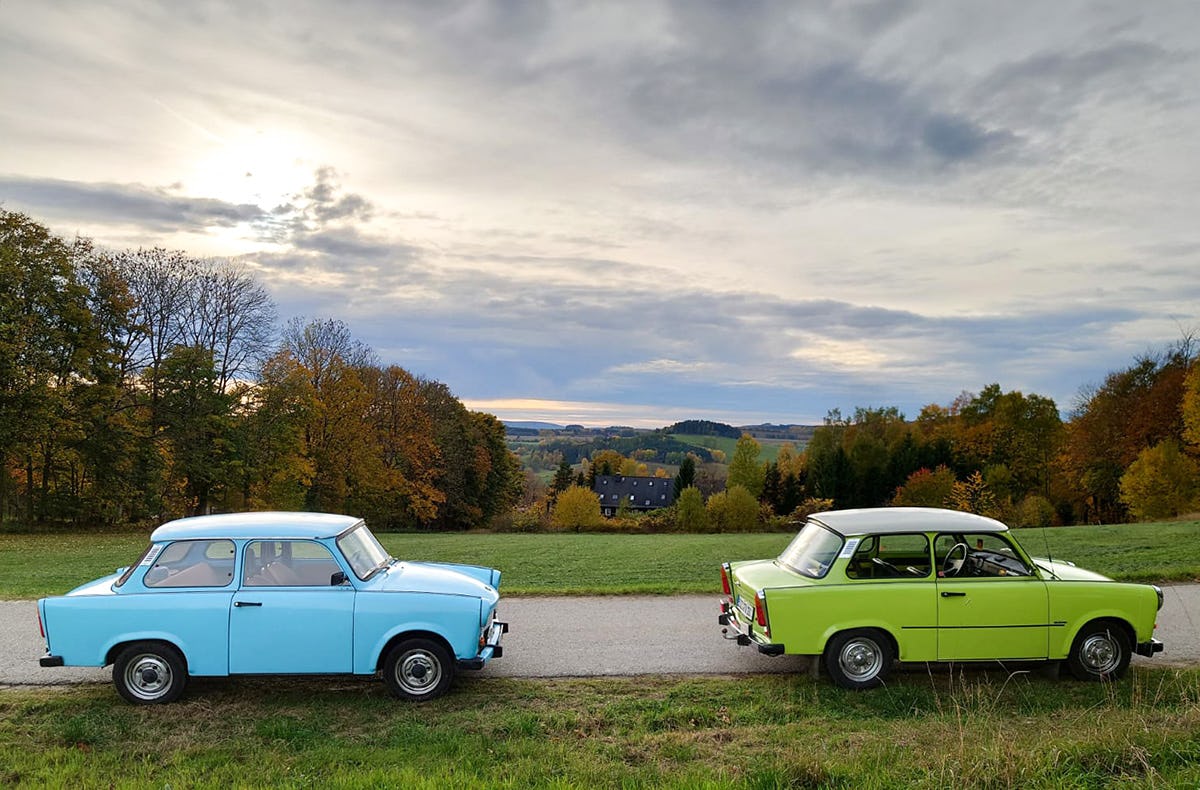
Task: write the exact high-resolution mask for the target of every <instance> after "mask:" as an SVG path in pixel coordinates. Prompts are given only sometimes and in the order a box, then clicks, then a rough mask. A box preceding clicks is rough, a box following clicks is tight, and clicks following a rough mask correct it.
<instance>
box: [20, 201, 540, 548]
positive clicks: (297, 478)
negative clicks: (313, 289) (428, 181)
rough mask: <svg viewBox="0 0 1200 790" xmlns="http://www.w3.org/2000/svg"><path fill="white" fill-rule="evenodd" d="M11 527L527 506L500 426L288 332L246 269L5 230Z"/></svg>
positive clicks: (375, 518)
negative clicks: (272, 512)
mask: <svg viewBox="0 0 1200 790" xmlns="http://www.w3.org/2000/svg"><path fill="white" fill-rule="evenodd" d="M0 463H2V467H0V470H2V473H0V521H6V522H19V523H24V524H50V525H53V524H71V525H79V526H82V525H96V524H123V523H130V522H133V523H141V522H158V521H161V520H163V519H165V518H168V517H172V516H179V515H186V514H195V513H206V512H210V511H213V510H223V511H227V510H243V509H271V508H277V509H303V510H318V511H332V512H341V513H350V514H355V515H361V516H364V517H367V518H369V519H371V520H372V522H373V523H374V524H376V525H378V526H379V527H380V528H384V529H401V528H404V529H411V528H432V529H467V528H472V527H478V526H482V525H485V524H487V523H488V522H489V521H490V520H491V519H492V518H493V517H494V516H496V515H497V514H499V513H503V512H506V511H507V510H508V509H509V508H510V507H511V506H512V504H513V503H514V502H515V501H517V499H518V498H519V496H520V490H521V484H522V479H521V473H520V469H519V464H518V462H517V461H516V459H515V457H514V456H513V455H512V454H511V453H510V452H509V451H508V449H507V447H506V445H505V436H504V427H503V425H502V424H501V423H500V422H499V421H498V420H497V419H496V418H495V417H493V416H492V415H489V414H482V413H478V412H472V411H470V410H468V409H467V408H466V407H464V406H463V404H462V403H461V402H460V401H459V400H458V399H457V398H455V397H454V395H453V394H452V393H451V392H450V390H449V388H447V387H446V385H444V384H442V383H440V382H437V381H431V380H428V379H424V378H421V377H419V376H415V375H413V374H412V373H410V372H408V371H407V370H405V369H403V368H401V367H399V366H396V365H388V366H384V365H381V364H380V362H379V361H378V360H377V358H376V357H375V354H374V353H373V351H372V350H371V349H370V348H369V347H368V346H366V345H365V344H363V343H361V342H359V341H357V340H356V339H355V338H354V337H353V336H352V334H351V332H350V331H349V329H348V327H347V326H346V325H345V324H344V323H342V322H341V321H338V320H333V319H321V320H304V319H301V318H293V319H291V320H290V321H288V322H286V323H285V324H284V325H283V326H282V327H280V325H279V323H278V321H277V317H276V311H275V306H274V304H273V302H272V300H271V299H270V297H269V295H268V293H267V291H266V289H265V288H264V287H263V286H262V284H261V283H259V282H257V281H256V280H255V279H254V278H253V277H252V276H251V275H250V274H249V273H248V272H247V271H246V270H245V269H244V268H242V267H240V266H238V265H236V264H235V263H232V262H229V261H223V260H201V259H195V258H192V257H189V256H188V255H186V254H185V253H182V252H173V251H168V250H164V249H148V250H146V249H139V250H129V251H120V252H110V251H104V250H100V249H97V248H96V247H95V245H93V244H92V243H91V242H90V241H89V240H88V239H84V238H77V239H74V240H65V239H62V238H59V237H57V236H55V235H54V234H52V233H51V232H50V231H49V230H48V229H47V228H46V227H45V226H44V225H42V224H40V223H38V222H36V221H34V220H32V219H31V218H29V217H28V216H25V215H23V214H20V213H16V212H9V211H4V210H0Z"/></svg>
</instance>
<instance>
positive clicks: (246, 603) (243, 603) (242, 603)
mask: <svg viewBox="0 0 1200 790" xmlns="http://www.w3.org/2000/svg"><path fill="white" fill-rule="evenodd" d="M942 594H943V595H945V593H942ZM233 605H234V606H262V601H234V602H233Z"/></svg>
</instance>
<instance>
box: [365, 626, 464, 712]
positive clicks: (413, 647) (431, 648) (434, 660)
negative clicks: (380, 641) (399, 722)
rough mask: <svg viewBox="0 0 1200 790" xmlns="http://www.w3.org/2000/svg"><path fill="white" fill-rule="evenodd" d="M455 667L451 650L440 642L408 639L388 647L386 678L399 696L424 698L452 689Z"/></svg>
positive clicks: (439, 694) (421, 699) (384, 675)
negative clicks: (449, 651)
mask: <svg viewBox="0 0 1200 790" xmlns="http://www.w3.org/2000/svg"><path fill="white" fill-rule="evenodd" d="M454 668H455V664H454V661H453V660H452V659H451V657H450V654H449V653H448V652H447V651H446V648H445V647H443V646H442V645H441V644H440V643H439V642H435V641H434V640H432V639H423V638H413V639H405V640H404V641H403V642H400V643H399V644H397V645H396V646H395V647H393V648H392V649H391V650H390V651H388V654H387V658H386V659H385V660H384V662H383V679H384V680H386V681H387V684H388V687H389V688H391V690H392V693H393V694H395V695H396V696H397V697H400V698H401V699H407V700H413V701H414V702H421V701H423V700H427V699H434V698H435V697H440V696H442V695H443V694H445V693H446V692H447V691H449V690H450V683H451V682H453V680H454Z"/></svg>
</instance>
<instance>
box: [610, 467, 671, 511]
mask: <svg viewBox="0 0 1200 790" xmlns="http://www.w3.org/2000/svg"><path fill="white" fill-rule="evenodd" d="M592 490H593V491H595V492H596V494H597V495H598V496H599V497H600V513H601V515H604V516H615V515H617V511H618V510H619V509H620V508H621V506H622V503H624V507H625V509H626V510H630V511H646V510H657V509H658V508H660V507H669V506H670V505H671V504H672V503H674V502H675V481H674V480H672V479H671V478H669V477H626V476H625V475H597V476H596V483H595V485H593V486H592Z"/></svg>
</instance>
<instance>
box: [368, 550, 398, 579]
mask: <svg viewBox="0 0 1200 790" xmlns="http://www.w3.org/2000/svg"><path fill="white" fill-rule="evenodd" d="M395 562H396V558H395V557H391V556H388V557H384V558H383V559H381V560H380V561H379V562H378V563H377V564H376V565H375V567H374V568H372V569H371V571H370V573H368V574H367V578H368V579H369V578H371V577H372V576H374V575H375V574H377V573H379V572H380V571H384V570H387V569H388V568H390V567H392V565H393V564H394V563H395Z"/></svg>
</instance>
